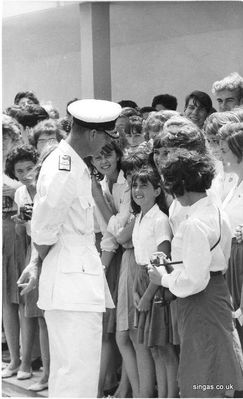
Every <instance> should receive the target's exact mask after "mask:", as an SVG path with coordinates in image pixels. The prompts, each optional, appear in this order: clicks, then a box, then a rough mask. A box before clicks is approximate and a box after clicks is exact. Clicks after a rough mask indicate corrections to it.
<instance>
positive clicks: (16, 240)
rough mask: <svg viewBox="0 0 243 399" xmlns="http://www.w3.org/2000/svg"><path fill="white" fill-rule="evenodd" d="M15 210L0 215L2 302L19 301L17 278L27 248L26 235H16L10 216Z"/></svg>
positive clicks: (23, 263)
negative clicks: (0, 216)
mask: <svg viewBox="0 0 243 399" xmlns="http://www.w3.org/2000/svg"><path fill="white" fill-rule="evenodd" d="M15 213H16V212H8V213H7V212H6V213H4V212H3V215H2V295H3V302H8V303H16V304H18V303H19V301H20V296H19V292H18V287H17V280H18V278H19V276H20V274H21V272H22V270H23V269H24V265H25V254H26V249H27V242H26V237H25V236H24V235H21V236H19V235H17V234H16V232H15V223H14V222H13V220H12V219H11V216H12V215H14V214H15Z"/></svg>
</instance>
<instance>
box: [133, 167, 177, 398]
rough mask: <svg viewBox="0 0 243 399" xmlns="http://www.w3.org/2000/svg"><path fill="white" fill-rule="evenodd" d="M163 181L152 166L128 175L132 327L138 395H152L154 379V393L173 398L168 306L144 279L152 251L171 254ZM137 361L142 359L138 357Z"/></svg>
mask: <svg viewBox="0 0 243 399" xmlns="http://www.w3.org/2000/svg"><path fill="white" fill-rule="evenodd" d="M161 184H162V182H161V179H160V176H159V174H158V172H157V170H155V169H153V168H151V167H145V168H143V169H141V170H139V171H137V172H135V173H134V174H133V177H132V201H131V204H132V208H133V211H134V213H135V215H136V219H135V225H134V230H133V234H132V239H133V245H134V252H135V259H136V262H137V264H138V265H139V268H138V272H137V275H136V278H135V281H134V305H135V307H136V310H135V326H136V327H137V329H138V331H137V334H138V335H137V340H138V343H139V344H141V347H140V352H141V354H140V357H138V359H139V360H140V361H139V362H138V365H137V366H138V373H139V382H140V387H139V389H140V392H139V394H140V397H152V396H153V394H154V392H153V391H154V384H155V379H156V380H157V387H158V397H176V396H177V384H176V373H177V359H176V355H175V352H174V349H173V346H172V345H171V343H170V342H172V337H171V317H170V305H169V304H168V303H167V302H166V303H165V302H163V291H161V292H160V291H159V290H158V289H157V287H156V286H155V285H154V284H153V283H150V282H149V277H148V273H147V266H148V265H149V263H150V259H151V256H152V254H153V253H154V252H157V251H162V252H164V253H165V254H166V255H167V256H170V241H171V238H172V232H171V228H170V225H169V219H168V216H167V214H168V210H167V206H166V202H165V195H164V192H163V190H162V185H161ZM141 359H142V361H141Z"/></svg>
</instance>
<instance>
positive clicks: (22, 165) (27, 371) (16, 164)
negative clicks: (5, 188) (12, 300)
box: [5, 145, 41, 380]
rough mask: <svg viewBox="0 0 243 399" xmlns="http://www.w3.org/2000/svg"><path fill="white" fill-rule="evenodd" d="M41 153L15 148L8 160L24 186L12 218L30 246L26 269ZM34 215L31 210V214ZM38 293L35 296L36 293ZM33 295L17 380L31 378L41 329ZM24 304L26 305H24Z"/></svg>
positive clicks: (23, 308) (24, 313)
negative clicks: (37, 333) (37, 332)
mask: <svg viewBox="0 0 243 399" xmlns="http://www.w3.org/2000/svg"><path fill="white" fill-rule="evenodd" d="M37 158H38V155H37V151H36V150H35V149H34V148H33V147H32V146H28V145H22V146H18V147H16V148H15V149H13V150H12V151H11V152H10V153H9V155H8V157H7V160H6V168H5V171H6V174H7V175H8V176H9V177H10V178H12V179H15V180H18V181H19V182H20V183H22V185H21V186H20V187H19V188H18V189H17V190H16V192H15V196H14V201H15V203H16V204H17V207H18V213H17V215H15V216H13V217H12V219H13V220H14V222H15V223H16V233H17V234H18V235H19V236H20V237H22V239H23V241H24V242H25V245H26V248H25V249H26V252H25V261H24V260H23V264H21V265H20V267H21V269H22V270H23V268H24V266H25V265H26V264H27V263H26V262H28V259H29V257H30V240H31V239H30V222H29V221H27V220H30V218H31V217H29V216H28V215H27V213H26V214H25V215H24V214H23V213H21V212H20V210H21V207H24V206H25V205H29V206H30V208H31V207H32V203H33V200H34V196H35V192H36V190H35V183H34V176H33V174H32V173H31V172H32V170H33V168H34V166H35V164H36V163H37ZM30 213H31V211H30ZM34 294H35V293H34ZM33 300H34V298H33V294H32V293H31V294H29V295H28V296H25V298H24V301H22V302H20V305H19V311H20V328H21V339H22V361H21V365H20V367H19V370H18V372H17V378H18V379H21V380H24V379H28V378H31V376H32V371H31V352H32V347H33V342H34V336H35V329H36V327H37V317H38V316H39V315H40V313H41V311H40V310H39V309H38V308H37V307H36V306H35V305H34V306H33V304H32V303H33ZM23 302H24V303H23Z"/></svg>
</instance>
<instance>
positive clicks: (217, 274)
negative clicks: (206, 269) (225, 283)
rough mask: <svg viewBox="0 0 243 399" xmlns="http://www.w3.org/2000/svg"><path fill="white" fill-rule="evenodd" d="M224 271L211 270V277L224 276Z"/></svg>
mask: <svg viewBox="0 0 243 399" xmlns="http://www.w3.org/2000/svg"><path fill="white" fill-rule="evenodd" d="M222 274H223V273H222V271H221V270H219V271H217V272H210V276H211V277H215V276H222Z"/></svg>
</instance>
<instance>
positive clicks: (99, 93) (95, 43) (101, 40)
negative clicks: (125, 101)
mask: <svg viewBox="0 0 243 399" xmlns="http://www.w3.org/2000/svg"><path fill="white" fill-rule="evenodd" d="M80 38H81V45H80V53H81V95H82V98H97V99H104V100H110V99H111V65H110V15H109V3H108V2H106V3H102V2H97V3H91V2H89V3H81V4H80Z"/></svg>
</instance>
